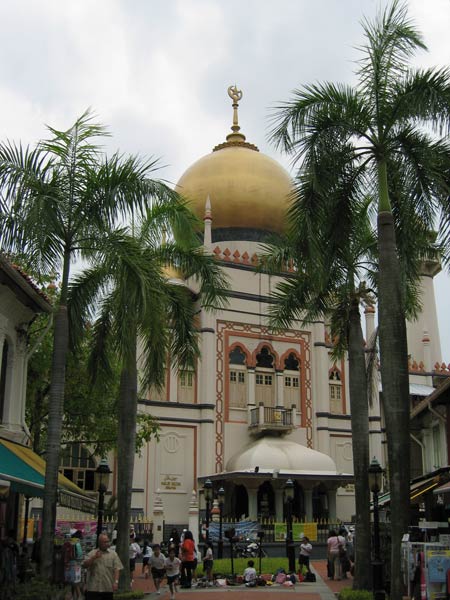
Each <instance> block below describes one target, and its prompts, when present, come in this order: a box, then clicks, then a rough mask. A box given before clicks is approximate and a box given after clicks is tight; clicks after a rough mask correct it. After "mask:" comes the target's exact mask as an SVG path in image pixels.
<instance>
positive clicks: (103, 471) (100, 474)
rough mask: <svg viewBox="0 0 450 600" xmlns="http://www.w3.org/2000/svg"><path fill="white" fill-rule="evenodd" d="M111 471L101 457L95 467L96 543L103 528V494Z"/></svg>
mask: <svg viewBox="0 0 450 600" xmlns="http://www.w3.org/2000/svg"><path fill="white" fill-rule="evenodd" d="M111 473H112V471H111V469H110V468H109V465H108V460H107V459H106V458H102V459H101V461H100V462H99V464H98V467H97V468H96V469H95V487H96V488H97V490H98V519H97V545H98V536H99V535H100V534H101V532H102V528H103V514H104V512H105V494H106V492H107V490H108V482H109V476H110V475H111Z"/></svg>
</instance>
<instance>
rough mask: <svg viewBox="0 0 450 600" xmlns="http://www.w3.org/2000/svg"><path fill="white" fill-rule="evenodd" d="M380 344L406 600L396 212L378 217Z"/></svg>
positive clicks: (404, 393)
mask: <svg viewBox="0 0 450 600" xmlns="http://www.w3.org/2000/svg"><path fill="white" fill-rule="evenodd" d="M378 250H379V256H380V258H379V261H380V262H379V283H378V292H379V339H380V354H381V382H382V386H383V393H382V406H383V412H384V418H385V425H386V437H387V446H388V466H389V491H390V495H391V596H390V597H391V598H401V597H402V591H403V583H402V577H401V573H400V569H399V568H398V565H399V564H400V562H401V540H402V536H403V534H404V533H405V532H406V531H407V530H408V525H409V510H410V502H409V482H410V450H409V449H410V440H409V378H408V349H407V339H406V324H405V316H404V311H403V301H402V293H401V285H400V281H401V277H400V265H399V262H398V256H397V248H396V244H395V231H394V219H393V215H392V213H391V212H380V213H379V215H378Z"/></svg>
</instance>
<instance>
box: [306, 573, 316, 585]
mask: <svg viewBox="0 0 450 600" xmlns="http://www.w3.org/2000/svg"><path fill="white" fill-rule="evenodd" d="M305 581H309V582H310V583H315V582H316V576H315V574H314V573H311V571H308V573H306V575H305Z"/></svg>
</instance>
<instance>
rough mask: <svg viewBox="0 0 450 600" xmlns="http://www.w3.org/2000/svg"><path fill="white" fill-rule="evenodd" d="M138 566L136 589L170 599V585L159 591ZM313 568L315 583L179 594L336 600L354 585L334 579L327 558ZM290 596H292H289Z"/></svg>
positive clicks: (196, 598) (192, 599) (154, 599)
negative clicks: (157, 592)
mask: <svg viewBox="0 0 450 600" xmlns="http://www.w3.org/2000/svg"><path fill="white" fill-rule="evenodd" d="M136 566H137V571H136V573H135V575H136V577H135V580H134V584H133V589H135V590H143V591H144V592H146V593H147V594H146V597H147V598H149V599H151V600H169V598H170V596H169V588H168V587H167V585H164V586H162V588H161V595H160V596H158V595H157V594H156V592H155V588H154V586H153V581H152V579H144V577H143V576H142V575H141V574H140V565H136ZM311 566H312V570H313V571H314V572H315V573H316V578H317V581H316V582H315V583H306V582H302V583H299V584H297V585H295V586H294V587H291V588H285V587H283V586H266V587H257V588H247V587H245V586H242V585H238V586H230V587H225V588H219V587H212V588H200V589H197V588H195V587H194V588H191V589H189V590H185V589H182V590H180V591H179V593H178V595H177V599H178V600H182V599H181V596H185V598H184V600H221V596H223V595H224V594H228V595H229V594H230V593H233V592H239V600H255V594H259V593H261V594H264V600H276V599H277V598H279V595H280V594H290V596H291V598H292V600H294V599H295V598H296V599H298V600H336V597H337V594H338V593H339V591H340V590H341V589H342V588H344V587H351V585H352V580H351V579H349V580H343V581H330V580H329V579H328V578H327V568H326V561H325V560H322V561H319V560H318V561H312V563H311ZM286 600H288V597H286Z"/></svg>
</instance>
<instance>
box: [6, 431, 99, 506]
mask: <svg viewBox="0 0 450 600" xmlns="http://www.w3.org/2000/svg"><path fill="white" fill-rule="evenodd" d="M0 479H1V480H4V481H7V482H9V484H10V489H11V490H12V491H13V492H18V493H19V494H25V495H26V496H30V497H32V498H42V497H43V495H44V483H45V461H44V460H43V459H42V458H41V457H40V456H38V455H37V454H36V453H35V452H33V450H31V448H27V447H26V446H21V445H20V444H16V443H14V442H11V441H9V440H0ZM58 503H59V504H60V505H61V506H65V507H67V508H73V509H75V510H79V511H82V512H88V513H95V512H96V506H97V503H96V501H95V499H94V498H91V497H90V496H88V495H87V494H85V493H84V492H83V490H81V489H80V488H79V487H78V486H77V485H76V484H75V483H73V482H72V481H70V479H67V477H64V475H61V474H60V475H59V476H58Z"/></svg>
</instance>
